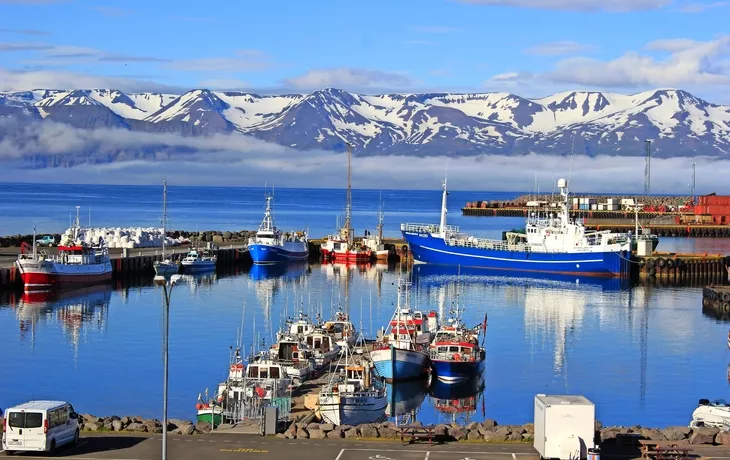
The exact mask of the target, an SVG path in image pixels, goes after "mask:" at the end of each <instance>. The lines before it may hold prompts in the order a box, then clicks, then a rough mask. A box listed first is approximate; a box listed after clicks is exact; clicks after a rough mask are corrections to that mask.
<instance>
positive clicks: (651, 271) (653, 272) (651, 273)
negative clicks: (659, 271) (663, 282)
mask: <svg viewBox="0 0 730 460" xmlns="http://www.w3.org/2000/svg"><path fill="white" fill-rule="evenodd" d="M646 274H647V275H649V276H654V275H656V268H654V266H653V265H650V266H648V267H647V268H646Z"/></svg>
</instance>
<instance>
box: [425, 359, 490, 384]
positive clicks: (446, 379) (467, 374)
mask: <svg viewBox="0 0 730 460" xmlns="http://www.w3.org/2000/svg"><path fill="white" fill-rule="evenodd" d="M431 370H432V371H433V377H436V379H438V381H440V382H443V383H447V384H459V383H463V382H466V381H468V380H471V379H476V378H478V377H479V375H480V374H481V373H482V371H483V370H484V360H478V361H446V360H444V361H442V360H431Z"/></svg>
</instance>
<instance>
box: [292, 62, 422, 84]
mask: <svg viewBox="0 0 730 460" xmlns="http://www.w3.org/2000/svg"><path fill="white" fill-rule="evenodd" d="M283 83H284V84H285V85H288V86H292V87H294V88H297V89H321V88H327V87H337V88H345V89H353V88H377V87H407V86H409V85H411V84H412V83H413V82H412V80H411V79H410V78H409V77H407V76H406V75H403V74H400V73H395V72H384V71H381V70H372V69H358V68H351V67H339V68H334V69H313V70H310V71H308V72H307V73H305V74H304V75H300V76H298V77H293V78H288V79H286V80H284V81H283Z"/></svg>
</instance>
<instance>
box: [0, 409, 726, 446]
mask: <svg viewBox="0 0 730 460" xmlns="http://www.w3.org/2000/svg"><path fill="white" fill-rule="evenodd" d="M0 424H2V417H0ZM79 424H80V427H81V429H82V430H83V431H97V432H103V431H112V432H120V431H123V432H136V433H162V423H161V422H160V421H159V420H157V419H144V418H141V417H117V416H111V417H97V416H94V415H89V414H81V415H79ZM415 424H416V425H420V423H419V422H416V423H415ZM167 429H168V432H169V433H171V434H178V435H197V434H204V433H209V432H210V431H211V426H210V424H209V423H207V422H197V423H193V422H191V421H189V420H176V419H170V420H169V421H168V427H167ZM434 432H435V435H436V437H437V438H440V439H443V440H448V441H482V442H526V443H529V442H532V436H533V434H534V426H533V424H532V423H526V424H524V425H500V424H498V423H497V422H495V421H494V420H486V421H484V422H481V423H478V422H473V423H470V424H468V425H465V426H462V425H454V424H443V425H436V427H435V430H434ZM277 437H279V438H284V439H342V438H353V439H357V438H366V439H372V438H383V439H389V438H392V439H396V438H400V434H399V433H398V431H397V428H396V426H395V424H394V423H392V422H385V423H369V424H365V425H358V426H349V425H339V426H335V425H332V424H329V423H305V422H292V423H291V424H289V426H288V427H287V428H286V429H285V430H284V432H283V433H279V434H277ZM638 439H651V440H654V441H681V442H686V443H689V444H704V445H730V431H720V430H719V429H717V428H710V427H703V428H689V427H686V426H674V427H669V428H664V429H657V428H645V427H641V426H633V427H621V426H619V427H605V428H604V427H602V426H601V423H600V422H596V442H597V443H599V444H600V445H601V446H602V447H607V446H610V445H612V444H614V445H615V444H622V445H625V444H629V443H633V442H635V441H636V440H638Z"/></svg>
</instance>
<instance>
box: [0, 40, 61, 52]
mask: <svg viewBox="0 0 730 460" xmlns="http://www.w3.org/2000/svg"><path fill="white" fill-rule="evenodd" d="M52 49H53V46H52V45H47V44H45V43H24V42H2V43H0V52H11V51H49V50H52Z"/></svg>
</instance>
